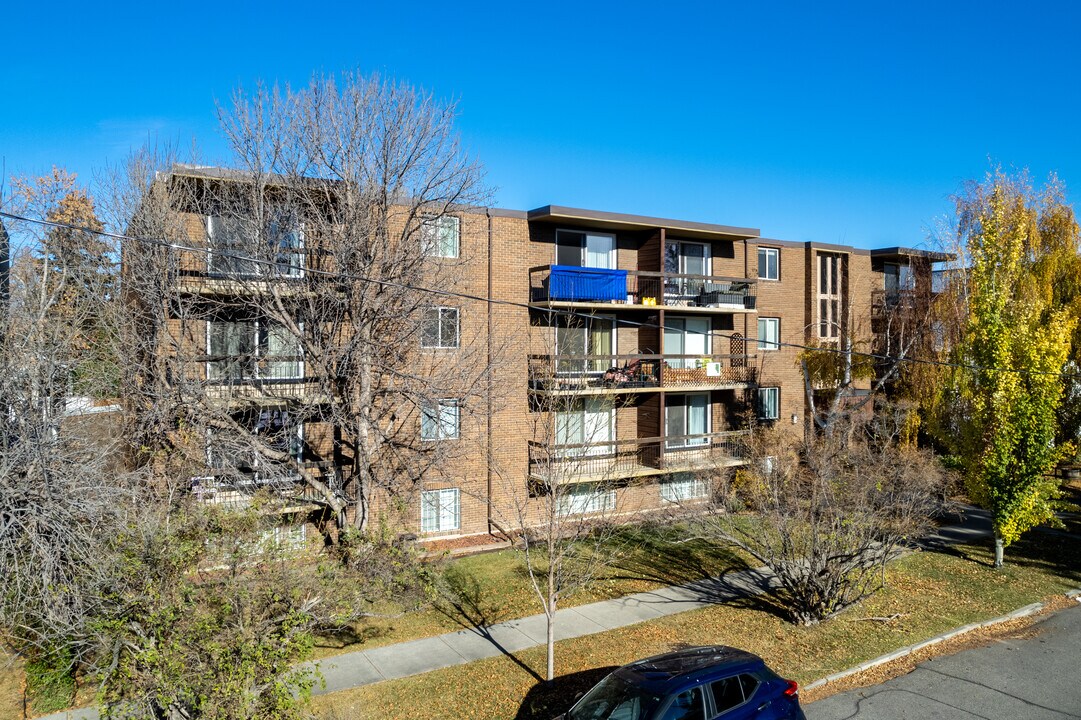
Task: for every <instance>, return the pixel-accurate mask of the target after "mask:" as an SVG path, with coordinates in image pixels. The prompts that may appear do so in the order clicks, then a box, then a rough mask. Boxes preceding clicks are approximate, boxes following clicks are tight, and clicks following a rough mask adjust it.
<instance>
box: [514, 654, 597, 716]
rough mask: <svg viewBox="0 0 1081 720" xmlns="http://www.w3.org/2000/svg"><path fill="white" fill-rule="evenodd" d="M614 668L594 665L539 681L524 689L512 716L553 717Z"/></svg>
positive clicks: (569, 706)
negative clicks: (523, 694)
mask: <svg viewBox="0 0 1081 720" xmlns="http://www.w3.org/2000/svg"><path fill="white" fill-rule="evenodd" d="M615 669H616V667H615V666H614V665H613V666H610V667H603V668H594V669H592V670H583V671H582V672H576V673H571V674H569V675H561V676H560V677H557V678H556V679H555V680H553V681H552V682H543V681H541V682H538V683H537V684H536V685H534V686H533V687H532V688H530V690H529V692H528V693H526V696H525V699H524V700H522V704H521V706H519V708H518V714H517V715H515V716H514V720H552V718H554V717H556V716H557V715H560V714H561V713H565V712H567V711H568V710H570V709H571V706H572V705H574V703H575V702H576V701H577V700H578V698H579V697H581V696H582V695H583V694H585V692H586V691H588V690H589V689H590V688H591V687H593V686H594V685H596V684H597V683H599V682H600V681H601V680H603V679H604V677H605V676H606V675H607V674H608V673H610V672H612V671H613V670H615Z"/></svg>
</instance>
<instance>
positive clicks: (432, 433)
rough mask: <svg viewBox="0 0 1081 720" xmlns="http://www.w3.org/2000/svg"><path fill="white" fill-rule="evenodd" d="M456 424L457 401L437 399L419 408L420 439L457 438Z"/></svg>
mask: <svg viewBox="0 0 1081 720" xmlns="http://www.w3.org/2000/svg"><path fill="white" fill-rule="evenodd" d="M458 424H459V416H458V401H457V400H450V399H443V400H438V401H436V402H434V403H432V404H431V405H429V406H427V407H425V408H424V409H423V410H421V413H420V439H421V440H457V439H458Z"/></svg>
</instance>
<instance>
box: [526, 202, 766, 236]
mask: <svg viewBox="0 0 1081 720" xmlns="http://www.w3.org/2000/svg"><path fill="white" fill-rule="evenodd" d="M526 216H527V217H528V219H529V222H537V223H545V224H549V225H573V226H575V227H586V228H597V229H599V230H625V231H630V232H639V231H643V230H657V229H660V228H664V230H665V231H666V232H670V233H672V234H673V235H678V236H679V237H686V238H697V239H701V240H750V239H752V238H757V237H758V236H759V230H758V229H757V228H743V227H733V226H731V225H713V224H711V223H700V222H692V221H690V220H670V219H668V218H656V217H649V216H647V215H625V214H623V213H611V212H602V211H600V210H584V209H582V208H571V207H563V206H561V205H545V206H544V207H541V208H537V209H536V210H530V211H529V212H528V213H526Z"/></svg>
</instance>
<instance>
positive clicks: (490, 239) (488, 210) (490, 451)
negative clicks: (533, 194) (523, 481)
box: [484, 207, 494, 535]
mask: <svg viewBox="0 0 1081 720" xmlns="http://www.w3.org/2000/svg"><path fill="white" fill-rule="evenodd" d="M484 215H485V217H486V218H487V219H488V293H487V295H486V297H487V298H488V303H487V305H488V360H487V363H488V388H487V390H488V423H487V425H488V427H487V431H488V433H487V434H488V442H487V454H488V463H487V465H488V467H487V470H488V496H487V502H486V503H485V506H486V508H487V511H488V534H489V535H491V534H492V530H493V527H494V523H493V521H492V503H493V502H494V499H493V498H492V462H493V456H494V452H493V440H492V408H493V406H492V387H493V378H492V375H493V373H494V369H493V368H492V320H493V318H492V300H493V298H492V271H493V270H494V268H493V267H492V243H493V237H492V209H491V208H489V207H486V208H484Z"/></svg>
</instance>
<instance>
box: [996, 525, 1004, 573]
mask: <svg viewBox="0 0 1081 720" xmlns="http://www.w3.org/2000/svg"><path fill="white" fill-rule="evenodd" d="M1004 550H1005V546H1004V545H1003V543H1002V536H1001V535H999V533H998V530H996V531H995V567H996V568H1000V567H1002V554H1003V552H1004Z"/></svg>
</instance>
